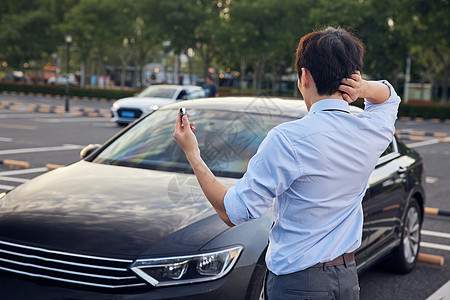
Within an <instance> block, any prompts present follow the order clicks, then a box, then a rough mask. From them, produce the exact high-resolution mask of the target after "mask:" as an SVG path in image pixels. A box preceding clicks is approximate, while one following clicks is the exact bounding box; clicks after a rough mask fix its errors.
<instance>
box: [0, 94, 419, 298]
mask: <svg viewBox="0 0 450 300" xmlns="http://www.w3.org/2000/svg"><path fill="white" fill-rule="evenodd" d="M183 106H185V107H186V108H187V110H188V112H189V113H190V115H191V120H193V121H195V122H196V128H197V130H196V131H195V132H196V135H197V138H198V141H199V146H200V148H201V152H202V156H203V158H204V160H205V162H206V163H207V164H208V165H209V166H210V168H211V170H212V171H213V172H214V173H215V174H216V176H219V177H221V181H223V182H224V183H225V184H227V185H229V186H231V185H233V184H234V183H235V182H236V181H237V179H238V178H240V177H241V176H242V175H243V173H244V172H245V171H246V167H247V163H248V161H249V159H250V157H251V156H252V155H253V154H254V153H255V152H256V150H257V148H258V145H259V144H260V142H261V141H262V140H263V139H264V137H265V135H266V134H267V132H268V131H269V130H270V129H271V128H273V127H274V126H276V125H278V124H280V123H282V122H286V121H290V120H293V119H296V118H301V117H303V116H304V115H306V114H307V110H306V107H305V104H304V102H303V101H300V100H282V99H274V98H263V97H261V98H236V97H234V98H231V97H230V98H214V99H202V100H196V101H185V102H183ZM178 109H179V104H172V105H167V106H165V107H163V108H161V109H158V110H157V111H155V112H153V113H152V114H150V115H147V116H145V117H143V118H141V119H139V120H138V121H136V122H134V123H133V124H132V125H130V126H128V127H127V128H125V129H124V130H122V131H121V132H119V133H118V134H117V135H116V136H114V137H113V138H111V139H110V140H109V141H108V142H106V143H105V144H104V145H102V146H89V147H87V148H85V149H84V150H83V151H82V158H83V159H82V160H81V161H79V162H77V163H75V164H73V165H70V166H67V167H64V168H60V169H57V170H54V171H51V172H48V173H46V174H44V175H41V176H38V177H36V178H34V179H33V180H31V181H29V182H27V183H25V184H23V185H21V186H19V187H17V188H15V189H14V190H12V191H10V192H9V193H4V194H0V291H1V295H2V297H5V298H4V299H31V298H32V299H66V298H70V299H172V298H182V299H187V298H190V299H261V298H263V297H264V293H263V282H264V277H265V273H266V267H265V264H264V256H265V251H266V248H267V243H268V235H269V231H270V229H271V226H272V220H273V218H272V213H271V211H268V212H267V213H266V214H265V215H264V216H263V217H262V218H260V219H257V220H253V221H250V222H247V223H245V224H242V225H240V226H236V227H233V228H229V227H228V226H226V225H225V224H224V223H223V222H222V221H221V220H220V218H219V217H218V216H217V215H216V214H215V212H214V210H213V209H212V207H211V206H210V205H209V203H208V201H207V200H206V199H205V197H204V196H203V194H202V191H201V189H200V187H199V185H198V184H197V181H196V178H195V176H194V175H193V174H192V169H191V168H190V166H189V164H188V162H187V160H186V158H185V155H184V153H183V151H182V150H181V148H180V147H179V146H178V145H177V144H176V142H175V141H174V139H173V137H172V134H173V129H174V121H175V120H176V117H177V112H178ZM359 111H360V109H359V108H356V107H353V106H352V113H358V112H359ZM423 175H424V171H423V165H422V159H421V158H420V156H419V155H418V154H417V153H416V152H415V151H413V150H411V149H408V148H407V147H406V146H405V145H404V144H403V143H401V142H400V141H398V140H397V139H394V140H393V141H392V143H391V145H390V146H389V147H388V149H386V151H385V152H384V154H383V155H382V156H381V157H380V159H379V161H378V165H377V167H376V169H375V171H374V172H373V174H372V176H371V177H370V188H369V189H368V191H367V193H366V196H365V198H364V201H363V207H364V216H365V222H364V230H363V241H362V245H361V247H360V248H359V249H358V251H357V253H356V259H357V265H358V270H359V271H361V270H363V269H366V268H367V267H369V266H371V265H373V264H374V263H376V262H379V261H380V260H382V259H383V260H385V259H390V261H391V263H389V266H391V267H392V268H394V269H395V270H396V271H399V272H408V271H410V270H412V268H413V267H414V266H415V264H416V261H417V255H418V252H419V243H420V229H421V226H422V220H423V207H424V202H425V195H424V190H423V188H422V182H423Z"/></svg>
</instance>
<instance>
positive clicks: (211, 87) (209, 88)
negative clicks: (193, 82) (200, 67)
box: [204, 75, 219, 98]
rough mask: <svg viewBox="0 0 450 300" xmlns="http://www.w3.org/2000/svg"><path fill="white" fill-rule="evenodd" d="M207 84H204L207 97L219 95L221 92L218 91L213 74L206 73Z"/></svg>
mask: <svg viewBox="0 0 450 300" xmlns="http://www.w3.org/2000/svg"><path fill="white" fill-rule="evenodd" d="M205 81H206V84H205V86H204V89H205V92H206V97H208V98H209V97H219V92H218V91H217V86H216V84H215V83H214V80H213V79H212V77H211V75H206V78H205Z"/></svg>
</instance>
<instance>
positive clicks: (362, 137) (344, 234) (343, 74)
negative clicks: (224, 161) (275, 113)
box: [174, 27, 400, 300]
mask: <svg viewBox="0 0 450 300" xmlns="http://www.w3.org/2000/svg"><path fill="white" fill-rule="evenodd" d="M363 52H364V46H363V44H362V43H361V41H359V40H358V39H357V38H356V37H354V36H352V35H351V34H349V33H348V32H347V31H345V30H343V29H336V28H332V27H329V28H327V29H325V30H322V31H316V32H312V33H310V34H308V35H306V36H304V37H302V39H301V40H300V43H299V45H298V48H297V55H296V68H297V71H298V77H299V79H298V88H299V90H300V92H301V93H302V95H303V98H304V100H305V103H306V106H307V108H308V111H309V113H308V115H306V116H305V117H303V118H302V119H299V120H295V121H292V122H286V123H283V124H280V125H278V126H277V127H275V128H274V129H272V130H271V131H270V132H269V133H268V134H267V136H266V138H265V139H264V141H263V142H262V143H261V145H260V147H259V148H258V151H257V153H256V154H255V155H254V156H253V157H252V159H251V160H250V161H249V164H248V168H247V172H246V173H245V174H244V176H243V177H242V178H241V179H240V180H239V181H238V182H237V183H236V185H235V186H233V187H231V188H229V189H228V188H227V187H226V186H225V185H223V184H222V183H221V182H220V181H218V180H217V179H216V177H215V176H214V175H213V174H212V172H211V171H210V170H209V168H208V166H207V165H206V164H205V163H204V161H203V160H202V158H201V156H200V150H199V148H198V143H197V139H196V137H195V135H194V134H193V132H192V130H193V129H194V124H193V123H189V120H188V118H187V116H183V117H182V118H181V117H180V115H179V116H178V119H177V122H176V124H175V132H174V138H175V140H176V141H177V142H178V144H179V145H180V146H181V148H182V149H183V151H184V152H185V154H186V157H187V159H188V161H189V163H190V164H191V166H192V168H193V170H194V172H195V175H196V177H197V180H198V181H199V184H200V186H201V188H202V190H203V192H204V194H205V196H206V197H207V199H208V200H209V201H210V203H211V204H212V206H213V207H214V209H215V210H216V212H217V214H218V215H219V216H220V218H221V219H222V220H223V221H224V222H225V223H226V224H228V225H229V226H235V225H239V224H241V223H243V222H245V221H249V220H252V219H254V218H259V217H261V216H262V215H263V214H264V212H265V211H266V209H268V208H269V207H271V206H272V205H273V206H274V219H275V220H274V225H273V228H272V230H271V232H270V237H269V247H268V250H267V254H266V263H267V267H268V269H269V273H268V276H267V280H266V293H267V296H268V299H269V300H272V299H306V298H308V297H312V298H314V297H316V298H314V299H345V300H347V299H359V284H358V275H357V271H356V264H355V261H354V254H353V253H354V251H355V250H356V249H357V248H358V247H359V246H360V244H361V238H362V226H363V211H362V205H361V201H362V198H363V196H364V194H365V192H366V189H367V186H368V179H369V176H370V174H371V173H372V171H373V170H374V168H375V165H376V163H377V160H378V158H379V157H380V155H381V154H382V153H383V151H384V150H385V149H386V148H387V146H388V145H389V143H390V142H391V141H392V138H393V135H394V131H395V129H394V123H395V120H396V118H397V110H398V105H399V103H400V98H399V97H398V96H397V94H396V93H395V90H394V89H393V87H392V86H391V85H390V84H389V83H388V82H386V81H366V80H364V79H362V77H361V75H360V71H361V69H362V65H363V63H362V57H363ZM359 97H361V98H365V110H364V112H362V113H361V114H359V115H358V116H355V115H352V114H350V112H349V103H351V102H353V101H355V100H356V99H358V98H359ZM301 297H303V298H301Z"/></svg>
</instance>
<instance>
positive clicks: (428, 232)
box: [420, 229, 450, 239]
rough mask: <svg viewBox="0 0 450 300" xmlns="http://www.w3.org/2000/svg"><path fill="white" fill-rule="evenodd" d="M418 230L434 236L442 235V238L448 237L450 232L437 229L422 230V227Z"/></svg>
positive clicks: (449, 237)
mask: <svg viewBox="0 0 450 300" xmlns="http://www.w3.org/2000/svg"><path fill="white" fill-rule="evenodd" d="M420 232H421V233H422V234H423V235H429V236H436V237H443V238H447V239H450V233H445V232H438V231H430V230H424V229H422V230H421V231H420Z"/></svg>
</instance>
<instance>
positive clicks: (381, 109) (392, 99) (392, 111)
mask: <svg viewBox="0 0 450 300" xmlns="http://www.w3.org/2000/svg"><path fill="white" fill-rule="evenodd" d="M380 82H382V83H384V84H385V85H387V86H388V87H389V91H390V96H389V98H388V99H387V100H386V101H384V102H383V103H381V104H372V103H370V102H369V101H367V100H366V101H365V103H364V104H365V109H364V111H365V112H368V113H369V114H367V115H366V116H376V117H377V118H378V119H383V120H385V121H386V122H387V123H388V124H393V123H394V122H395V120H396V119H397V113H398V106H399V104H400V102H401V99H400V97H399V96H398V95H397V93H396V92H395V89H394V87H393V86H392V85H391V84H390V83H389V82H388V81H386V80H380Z"/></svg>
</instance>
